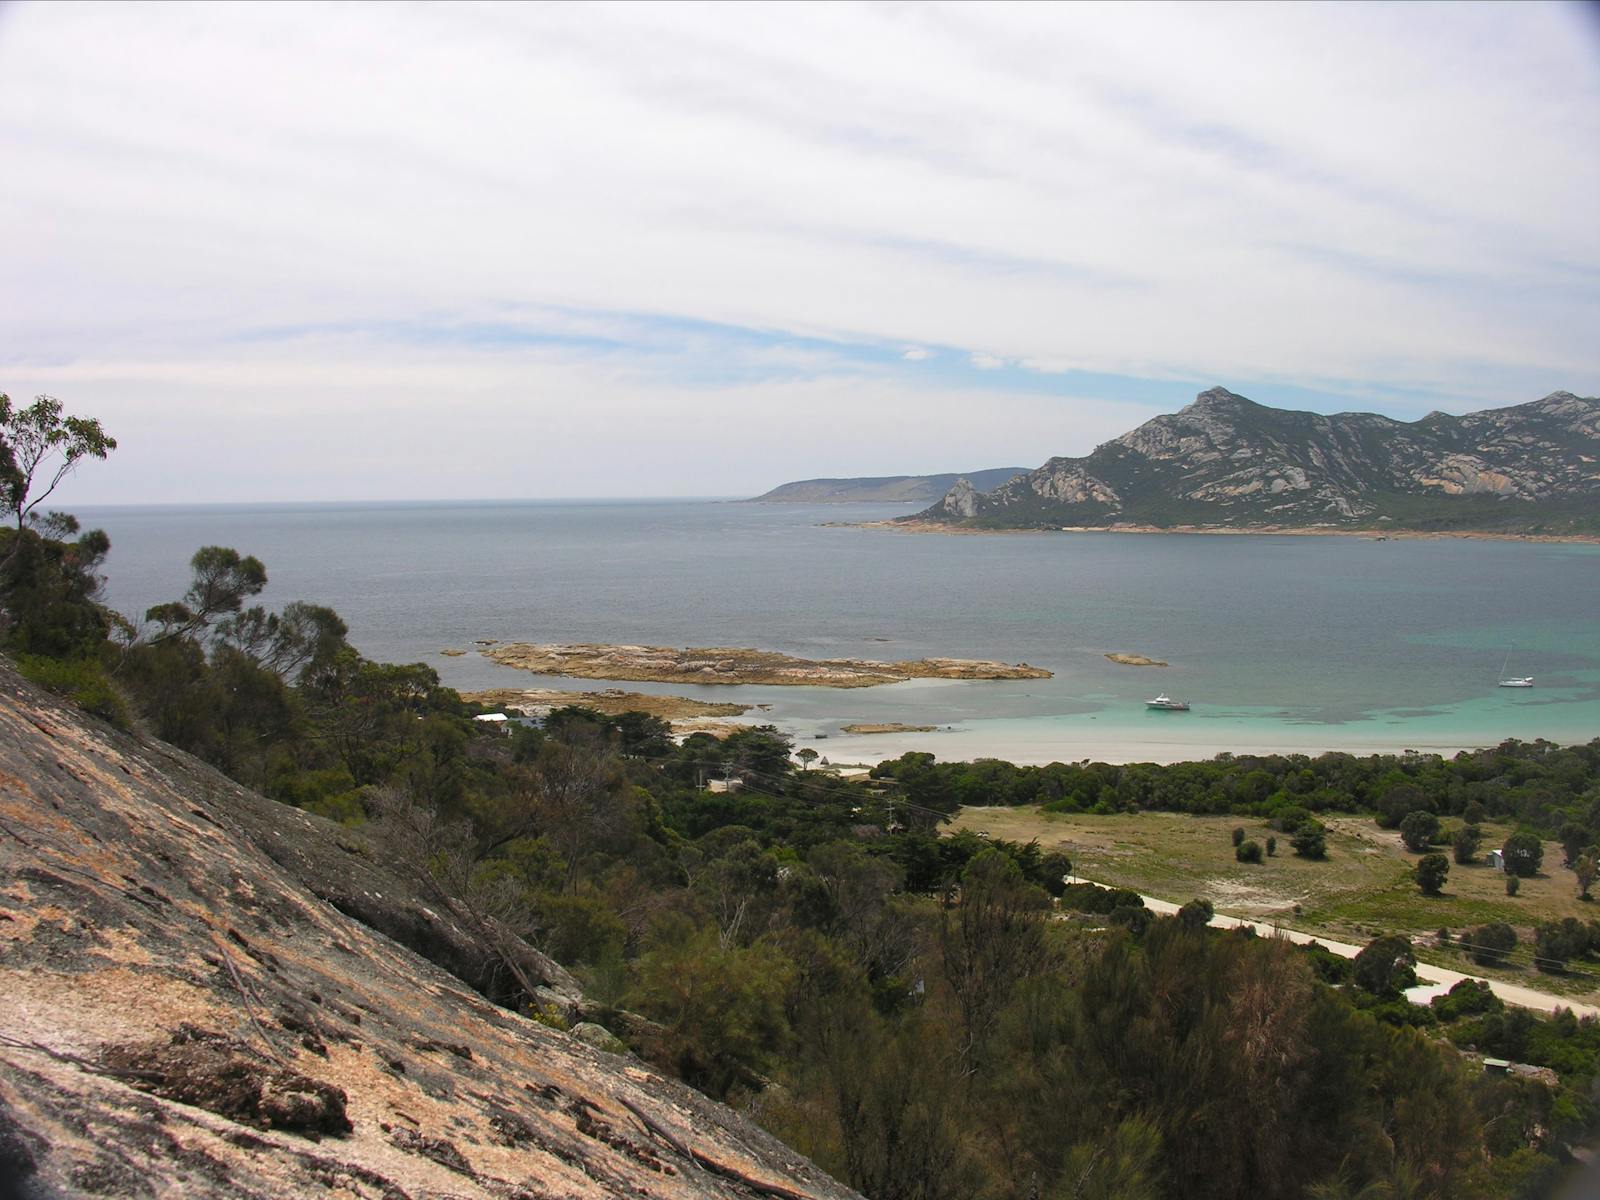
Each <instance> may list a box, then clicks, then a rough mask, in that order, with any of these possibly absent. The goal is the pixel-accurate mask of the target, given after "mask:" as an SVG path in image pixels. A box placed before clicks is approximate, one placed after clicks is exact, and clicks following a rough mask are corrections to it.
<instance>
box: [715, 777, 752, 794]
mask: <svg viewBox="0 0 1600 1200" xmlns="http://www.w3.org/2000/svg"><path fill="white" fill-rule="evenodd" d="M742 787H744V780H742V779H710V780H707V781H706V791H708V792H730V793H731V792H737V791H738V790H739V789H740V788H742Z"/></svg>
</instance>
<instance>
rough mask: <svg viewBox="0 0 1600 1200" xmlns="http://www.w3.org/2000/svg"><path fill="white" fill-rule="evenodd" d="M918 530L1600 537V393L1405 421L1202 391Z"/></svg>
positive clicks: (959, 485) (919, 519) (971, 498)
mask: <svg viewBox="0 0 1600 1200" xmlns="http://www.w3.org/2000/svg"><path fill="white" fill-rule="evenodd" d="M904 520H905V521H906V522H908V523H912V524H918V523H920V524H927V523H930V522H931V523H935V524H944V525H954V526H961V527H967V528H1059V527H1063V526H1066V527H1090V528H1097V527H1098V528H1106V527H1113V526H1117V525H1148V526H1156V527H1161V528H1177V527H1189V528H1224V529H1228V528H1394V529H1416V530H1437V531H1457V530H1458V531H1467V530H1482V531H1488V532H1508V533H1544V534H1564V533H1587V534H1592V533H1600V400H1595V399H1592V398H1584V397H1580V396H1575V395H1573V394H1571V393H1570V392H1555V393H1552V394H1551V395H1549V396H1546V397H1545V398H1544V399H1543V400H1538V401H1534V402H1533V403H1530V404H1522V405H1518V406H1515V407H1512V408H1500V409H1490V410H1487V411H1483V412H1476V413H1469V414H1467V415H1465V416H1460V417H1457V416H1451V415H1449V414H1448V413H1442V412H1433V413H1429V414H1428V415H1427V416H1426V417H1423V418H1422V419H1421V420H1418V421H1410V422H1407V421H1396V420H1393V419H1391V418H1389V417H1384V416H1379V415H1377V414H1374V413H1339V414H1336V415H1333V416H1323V415H1321V414H1318V413H1310V412H1293V411H1289V410H1285V409H1277V408H1269V407H1267V406H1265V405H1261V404H1256V403H1254V402H1253V401H1251V400H1248V399H1246V398H1245V397H1243V396H1239V395H1236V394H1235V393H1233V392H1230V391H1228V390H1227V389H1226V388H1220V387H1218V388H1212V389H1211V390H1210V391H1206V392H1202V393H1201V394H1200V395H1199V396H1198V397H1197V398H1196V400H1195V401H1194V403H1193V404H1190V405H1189V406H1188V407H1186V408H1184V409H1183V410H1182V411H1180V412H1177V413H1171V414H1168V415H1165V416H1160V417H1156V418H1154V419H1153V420H1150V421H1147V422H1146V423H1145V424H1143V425H1141V426H1139V428H1137V429H1135V430H1133V431H1131V432H1129V433H1126V434H1123V435H1122V436H1121V437H1119V438H1115V439H1113V440H1112V441H1109V442H1106V443H1105V444H1104V445H1101V446H1099V447H1098V448H1096V449H1095V451H1094V452H1093V453H1091V454H1089V455H1087V456H1085V457H1082V458H1052V459H1050V460H1049V461H1048V462H1046V463H1045V464H1044V465H1043V466H1041V467H1039V468H1038V469H1037V470H1034V471H1029V472H1026V473H1024V474H1022V475H1019V476H1017V477H1016V478H1014V479H1012V480H1010V481H1009V482H1007V483H1005V484H1004V485H1002V486H1000V487H998V488H995V489H993V490H991V491H987V492H984V491H982V490H981V489H977V488H974V487H973V486H971V484H970V483H969V482H968V481H965V480H958V481H957V482H956V483H955V484H954V485H952V487H951V489H950V490H949V492H948V493H947V494H946V495H945V496H944V498H943V499H941V500H940V501H939V502H938V503H937V504H935V505H933V506H931V507H930V508H928V509H926V510H925V511H923V512H921V513H918V514H916V515H915V516H913V517H908V518H904Z"/></svg>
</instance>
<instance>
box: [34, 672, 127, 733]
mask: <svg viewBox="0 0 1600 1200" xmlns="http://www.w3.org/2000/svg"><path fill="white" fill-rule="evenodd" d="M17 670H18V671H20V672H21V673H22V675H23V677H24V678H26V679H31V680H32V681H33V682H34V683H37V684H38V685H39V686H40V687H42V688H45V689H47V690H49V691H52V692H54V693H55V694H56V695H58V696H64V697H66V698H67V699H68V700H71V701H72V702H73V703H74V704H76V705H77V706H78V707H79V708H81V709H83V711H84V712H86V713H92V714H93V715H95V716H97V717H100V718H102V719H103V720H106V721H110V722H111V723H112V724H113V725H115V726H117V727H118V728H119V729H126V728H127V727H128V706H127V705H126V704H125V703H124V702H123V699H122V696H121V695H120V694H119V693H118V692H117V690H116V688H114V687H112V685H111V681H110V680H109V679H107V678H106V673H105V670H104V669H103V668H102V667H101V666H100V664H99V663H98V662H96V661H95V660H94V659H92V658H75V659H60V658H47V657H45V656H44V655H42V654H23V655H19V656H18V658H17Z"/></svg>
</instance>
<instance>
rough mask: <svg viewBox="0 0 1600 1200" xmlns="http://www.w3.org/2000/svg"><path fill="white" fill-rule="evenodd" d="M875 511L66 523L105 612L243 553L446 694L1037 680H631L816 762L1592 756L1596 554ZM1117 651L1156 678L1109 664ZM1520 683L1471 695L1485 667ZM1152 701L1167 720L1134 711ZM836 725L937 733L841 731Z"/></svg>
mask: <svg viewBox="0 0 1600 1200" xmlns="http://www.w3.org/2000/svg"><path fill="white" fill-rule="evenodd" d="M895 511H897V510H894V509H888V508H885V507H883V506H871V507H868V506H861V507H855V506H817V507H812V506H789V505H748V504H727V503H714V502H685V501H671V502H666V501H663V502H615V503H594V502H583V503H548V502H543V503H541V502H518V503H509V502H508V503H481V504H388V505H348V504H346V505H285V506H243V507H222V506H217V507H211V506H206V507H183V508H168V507H163V508H119V509H93V510H80V511H79V515H80V517H82V518H84V519H85V520H86V522H88V523H90V524H93V525H98V526H100V527H102V528H104V529H105V530H106V531H107V532H108V533H109V534H110V535H111V538H112V543H113V550H112V554H111V557H110V559H109V561H108V565H107V572H108V575H109V577H110V580H109V585H108V595H109V599H110V600H111V602H112V603H113V605H114V606H116V607H118V608H119V609H121V610H123V611H125V612H130V613H132V612H137V611H140V610H142V609H143V608H144V607H146V606H148V605H150V604H152V603H155V602H156V601H158V600H163V599H168V598H172V597H174V596H176V595H177V594H178V593H180V592H181V591H182V589H183V587H184V586H185V579H186V574H187V571H186V566H185V564H186V561H187V559H188V557H189V555H190V554H192V553H193V551H194V550H195V548H197V547H198V546H200V545H204V544H212V543H220V544H224V545H231V546H234V547H236V548H237V549H239V550H240V551H242V552H247V553H252V554H255V555H257V556H259V557H260V558H261V559H262V560H263V561H264V562H265V563H266V565H267V568H268V572H269V574H270V575H271V578H272V584H271V587H270V588H269V591H268V593H267V597H266V598H267V599H268V600H269V601H274V602H283V601H286V600H290V599H297V598H298V599H307V600H315V601H318V602H321V603H325V604H331V605H332V606H333V607H334V608H336V609H337V610H338V611H339V613H340V614H341V615H342V616H343V617H344V618H345V620H346V621H347V622H348V623H349V625H350V629H351V639H352V641H353V642H354V643H355V644H356V645H357V646H359V647H360V648H361V649H362V650H363V651H364V652H365V653H367V654H369V655H371V656H373V657H376V658H382V659H389V660H395V661H416V660H421V661H425V662H428V663H431V664H432V665H434V666H435V667H436V668H437V669H438V671H439V673H440V675H441V677H443V678H444V680H445V681H446V682H448V683H451V684H453V685H456V686H459V687H463V688H466V687H482V686H547V685H548V686H569V687H577V688H598V687H605V686H607V685H606V684H604V683H601V682H593V681H559V680H550V679H541V678H538V677H535V676H532V675H529V674H527V673H525V672H520V671H515V670H512V669H509V668H504V667H499V666H496V665H495V664H492V663H489V662H487V661H486V660H483V659H481V658H478V657H477V656H476V655H468V656H467V657H464V658H445V657H441V656H440V654H439V651H440V650H442V649H444V648H447V647H454V648H470V647H471V644H472V642H473V640H474V639H477V638H494V639H498V640H501V641H597V642H637V643H646V644H659V645H679V646H681V645H731V646H758V647H763V648H768V649H774V650H781V651H786V652H788V653H792V654H799V655H804V656H807V657H830V656H832V657H841V656H850V657H866V658H915V657H921V656H923V655H948V656H955V657H975V658H996V659H1004V660H1006V661H1009V662H1028V663H1032V664H1034V665H1036V666H1043V667H1048V668H1050V669H1051V670H1053V671H1054V672H1055V673H1056V674H1055V677H1054V678H1052V679H1049V680H1027V681H1020V682H976V683H967V682H951V681H914V682H910V683H905V684H896V685H892V686H888V687H881V688H870V689H856V690H850V691H839V690H834V689H809V688H806V689H797V688H738V689H729V688H700V689H690V688H684V687H681V686H676V685H672V686H668V685H662V686H652V685H648V684H629V685H627V686H629V687H631V688H635V689H636V690H643V691H661V692H676V693H680V694H704V695H706V696H708V697H710V698H715V699H737V700H740V701H743V702H747V703H758V704H768V705H771V708H770V709H769V710H766V711H764V712H762V713H760V714H759V715H761V716H762V718H763V719H767V720H772V721H774V722H775V723H777V724H779V725H780V726H782V727H784V728H786V729H789V730H790V731H792V732H794V733H795V734H796V735H797V736H799V737H802V738H814V737H816V735H818V734H822V735H826V737H827V738H828V741H827V744H826V745H819V747H818V748H819V749H821V750H824V751H825V752H826V753H828V754H829V755H831V756H832V757H833V758H834V759H835V760H836V761H838V760H846V759H861V760H875V759H877V758H879V757H883V756H886V755H888V754H891V753H899V752H900V751H901V750H903V749H906V748H910V747H912V746H916V747H918V748H926V749H930V750H933V751H934V752H936V753H938V754H940V755H941V756H948V757H970V756H972V755H976V754H984V753H995V754H998V755H1000V756H1003V757H1014V758H1016V759H1018V760H1019V761H1038V760H1049V759H1051V758H1084V757H1097V758H1122V759H1127V758H1181V757H1192V756H1195V755H1199V754H1208V753H1212V752H1214V751H1216V750H1218V749H1235V750H1241V751H1242V750H1248V749H1267V748H1277V749H1285V750H1289V749H1294V750H1306V751H1314V750H1320V749H1327V748H1340V749H1380V748H1383V749H1405V748H1414V749H1456V748H1461V747H1465V746H1472V745H1481V744H1489V743H1493V742H1497V741H1499V740H1501V739H1503V738H1505V737H1511V736H1515V737H1520V738H1533V737H1547V738H1551V739H1553V740H1557V741H1564V742H1568V741H1587V740H1589V739H1590V738H1592V737H1595V736H1600V602H1597V599H1596V595H1597V593H1596V584H1597V583H1600V547H1593V546H1567V545H1545V544H1536V543H1520V542H1487V541H1485V542H1479V541H1466V540H1454V539H1451V540H1437V541H1430V540H1397V541H1383V542H1379V541H1375V540H1370V539H1365V538H1359V537H1292V536H1287V537H1280V536H1260V537H1256V536H1248V537H1247V536H1228V537H1205V536H1186V535H1152V534H1059V533H1056V534H1015V535H1006V536H994V537H974V536H948V535H935V534H915V535H913V534H898V533H892V532H885V531H879V530H864V529H850V528H837V527H827V526H824V525H823V524H822V523H823V522H827V521H851V520H863V519H873V518H878V517H882V516H885V515H890V514H892V513H893V512H895ZM1111 651H1123V652H1129V653H1138V654H1146V655H1149V656H1151V657H1154V658H1158V659H1164V660H1166V661H1168V662H1170V663H1171V666H1170V667H1169V668H1167V669H1164V670H1157V669H1148V668H1146V669H1141V668H1130V667H1122V666H1117V665H1115V664H1112V663H1110V662H1108V661H1106V659H1105V658H1104V655H1105V654H1106V653H1107V652H1111ZM1508 653H1509V655H1510V659H1509V668H1508V669H1509V670H1510V671H1511V672H1512V673H1514V674H1521V675H1533V676H1534V677H1535V678H1536V679H1537V681H1538V686H1537V687H1535V688H1533V689H1529V690H1527V691H1512V690H1508V689H1499V688H1496V687H1495V686H1494V684H1495V682H1496V680H1497V679H1498V678H1499V676H1500V673H1501V668H1502V663H1504V662H1506V658H1507V655H1508ZM1157 691H1166V692H1169V693H1171V694H1172V695H1174V696H1178V697H1181V698H1183V699H1186V700H1189V701H1190V702H1191V703H1192V704H1193V709H1192V711H1191V712H1189V713H1186V714H1173V713H1155V712H1148V711H1147V710H1146V709H1145V708H1144V706H1143V701H1144V700H1145V699H1146V698H1148V697H1149V696H1151V695H1153V694H1155V693H1156V692H1157ZM858 721H877V722H887V721H897V722H903V723H907V724H917V725H938V726H941V727H951V728H950V729H948V730H947V729H944V728H941V730H940V731H939V732H937V733H933V734H926V735H917V736H911V735H904V736H902V735H895V736H892V737H873V738H860V737H855V738H851V737H842V736H841V735H840V734H839V732H838V729H839V726H840V725H842V724H845V723H850V722H858Z"/></svg>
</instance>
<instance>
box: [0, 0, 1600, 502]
mask: <svg viewBox="0 0 1600 1200" xmlns="http://www.w3.org/2000/svg"><path fill="white" fill-rule="evenodd" d="M0 163H3V164H4V172H3V181H0V238H3V239H4V249H3V252H0V323H3V325H0V328H3V330H4V336H3V338H0V355H3V359H4V361H3V363H0V389H3V390H5V391H7V392H9V393H10V394H11V396H12V397H13V398H14V399H27V398H29V397H31V396H32V395H34V394H35V393H38V392H49V393H51V394H54V395H57V396H59V397H61V398H62V399H63V400H64V401H65V402H66V404H67V406H68V408H69V410H71V411H78V412H83V413H86V414H91V415H96V416H99V417H101V418H102V419H103V420H104V421H105V423H106V425H107V427H108V428H109V430H110V431H111V432H112V433H113V434H114V435H115V436H116V437H117V438H118V439H119V440H120V442H121V448H120V449H119V450H118V451H117V453H116V454H115V455H114V456H113V457H112V460H111V461H110V462H109V463H107V464H103V465H102V464H92V465H91V466H89V467H86V468H84V469H83V470H82V471H80V472H79V474H78V476H77V477H76V478H75V479H74V480H73V481H72V483H71V484H70V485H69V487H68V489H67V490H65V491H64V492H63V493H62V499H63V502H64V503H65V504H67V505H68V506H69V507H70V505H71V504H72V503H74V502H76V503H81V504H91V503H100V502H167V501H211V500H304V499H319V498H337V499H348V498H357V499H374V500H376V499H397V498H429V497H453V498H469V497H519V496H529V497H543V496H626V495H652V496H664V495H728V494H741V493H751V492H755V491H760V490H764V489H765V488H767V487H770V486H772V485H774V484H777V483H779V482H782V481H784V480H786V479H793V478H800V477H808V476H816V475H855V474H892V473H914V472H931V471H945V470H967V469H976V468H980V467H991V466H1016V465H1020V466H1033V465H1037V464H1038V463H1039V462H1041V461H1043V460H1044V459H1045V458H1046V457H1048V456H1049V455H1051V454H1063V453H1086V452H1087V451H1088V450H1090V449H1091V448H1092V447H1093V446H1094V445H1095V444H1097V443H1098V442H1100V441H1103V440H1104V439H1106V438H1108V437H1111V436H1114V435H1116V434H1118V433H1120V432H1122V431H1124V430H1126V429H1128V428H1131V427H1132V426H1134V425H1136V424H1138V423H1139V422H1140V421H1142V420H1145V419H1147V418H1148V417H1150V416H1152V415H1154V414H1156V413H1157V412H1161V411H1170V410H1172V409H1175V408H1178V407H1180V406H1181V405H1183V404H1185V403H1187V402H1188V401H1189V400H1191V399H1193V396H1194V393H1195V392H1196V391H1198V390H1200V389H1202V388H1205V387H1209V386H1211V385H1213V384H1218V383H1220V384H1224V385H1226V386H1229V387H1231V388H1233V389H1234V390H1235V391H1239V392H1242V393H1244V394H1245V395H1248V396H1250V397H1251V398H1253V399H1256V400H1259V401H1261V402H1263V403H1270V404H1277V405H1282V406H1289V407H1302V408H1312V409H1317V410H1320V411H1325V412H1333V411H1338V410H1341V409H1351V408H1359V409H1370V410H1376V411H1381V412H1386V413H1390V414H1392V415H1395V416H1399V417H1405V418H1409V417H1415V416H1420V415H1422V414H1423V413H1424V412H1426V411H1428V410H1429V409H1433V408H1443V409H1446V410H1448V411H1454V412H1463V411H1469V410H1471V409H1475V408H1484V407H1493V406H1500V405H1506V404H1516V403H1522V402H1524V401H1527V400H1533V399H1537V398H1538V397H1540V396H1543V395H1545V394H1546V393H1548V392H1550V391H1553V390H1556V389H1558V388H1566V389H1569V390H1572V391H1576V392H1579V393H1581V394H1587V395H1594V394H1597V393H1600V215H1597V214H1600V22H1597V20H1596V17H1595V10H1594V9H1593V8H1585V7H1581V6H1579V5H1575V4H1569V5H1540V4H1494V5H1442V4H1430V5H1377V6H1370V7H1368V6H1362V5H1354V4H1352V5H1333V6H1326V7H1320V6H1315V5H1309V4H1293V5H1284V6H1268V5H1247V6H1239V7H1207V6H1202V5H1182V6H1175V7H1167V6H1162V5H1156V4H1128V5H1117V6H1106V7H1100V6H1096V5H1091V4H1075V5H1070V6H1062V7H1050V6H1045V5H1040V4H1030V5H1022V6H1017V7H1008V6H1004V5H1000V4H983V5H980V6H973V7H965V6H942V5H941V6H925V5H915V4H880V5H865V6H855V5H826V4H804V5H797V6H792V7H791V6H777V5H773V6H767V5H756V4H742V5H730V4H719V5H711V6H703V7H702V6H686V5H671V4H647V5H640V6H620V7H608V6H603V5H597V4H583V5H571V6H567V5H548V6H544V5H540V6H526V7H514V6H510V5H502V4H492V5H486V6H482V7H479V6H474V5H471V4H462V3H455V4H448V5H417V6H412V5H405V6H392V7H390V6H379V5H361V6H357V5H337V6H319V5H299V4H271V5H266V6H261V7H252V6H246V5H237V4H227V5H203V4H185V5H177V6H172V7H164V6H151V5H132V4H118V5H109V6H98V5H93V4H26V3H25V4H13V5H9V6H6V7H4V8H0Z"/></svg>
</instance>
